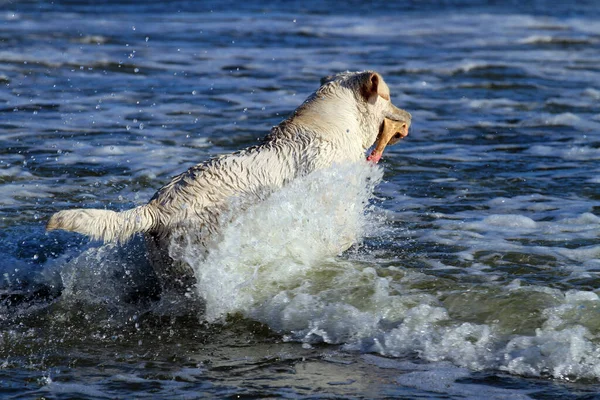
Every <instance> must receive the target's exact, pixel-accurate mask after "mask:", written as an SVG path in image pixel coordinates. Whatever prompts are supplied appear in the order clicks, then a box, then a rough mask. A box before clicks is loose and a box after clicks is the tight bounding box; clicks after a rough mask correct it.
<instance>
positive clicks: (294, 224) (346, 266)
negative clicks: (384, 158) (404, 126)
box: [187, 165, 600, 393]
mask: <svg viewBox="0 0 600 400" xmlns="http://www.w3.org/2000/svg"><path fill="white" fill-rule="evenodd" d="M380 179H381V171H380V170H379V169H377V168H375V169H373V168H372V167H370V166H368V165H359V166H351V167H344V168H337V169H332V170H326V171H321V172H319V173H316V174H313V175H311V176H309V177H307V178H304V179H301V180H298V181H297V182H294V183H293V184H292V185H290V186H289V187H287V188H285V189H283V190H282V191H281V192H278V193H275V194H273V195H272V196H271V197H270V198H268V199H267V200H266V201H265V202H263V203H260V204H257V205H254V206H252V207H250V208H249V209H248V210H247V211H246V212H244V213H242V214H241V215H239V216H237V217H236V218H235V219H234V220H233V221H232V222H231V224H229V226H228V227H227V228H226V229H225V231H224V232H223V235H222V237H221V238H220V239H219V241H218V243H216V244H214V245H213V247H212V248H211V249H210V253H209V255H208V257H207V258H204V257H203V256H201V255H199V254H197V253H196V251H195V250H194V249H192V248H190V249H188V252H187V255H188V261H189V262H190V263H191V264H192V265H194V267H195V272H196V277H197V278H198V281H199V283H198V286H197V290H198V294H199V295H200V296H202V297H203V298H204V299H206V314H205V315H204V316H203V317H204V318H206V319H208V320H210V321H215V320H220V319H222V318H223V317H224V316H225V315H227V314H231V313H239V314H241V315H243V316H245V317H247V318H251V319H254V320H258V321H260V322H263V323H265V324H267V325H268V326H269V327H270V328H271V329H273V330H275V331H278V332H281V333H282V334H283V335H284V338H286V339H287V340H295V341H301V342H305V343H314V342H321V341H322V342H326V343H338V344H343V345H344V348H345V349H347V350H353V351H356V350H358V351H362V352H375V353H380V354H382V355H386V356H392V357H407V356H413V355H418V356H419V357H420V358H422V359H424V360H428V361H431V362H448V361H449V362H452V363H453V364H454V365H457V366H460V367H463V368H468V369H471V370H483V369H490V368H491V369H501V370H506V371H508V372H511V373H515V374H520V375H527V376H545V375H550V376H553V377H557V378H561V379H570V378H572V377H577V378H582V377H585V378H600V355H599V354H600V353H598V343H597V340H596V336H595V335H596V332H598V331H599V330H600V318H598V317H596V312H595V311H594V310H596V309H597V308H600V300H599V298H598V296H597V294H596V293H594V292H590V291H585V290H579V291H578V290H571V291H567V292H562V291H560V290H558V289H551V288H549V287H543V286H528V285H527V284H523V283H522V282H521V281H519V280H515V281H513V283H512V284H510V285H506V284H503V283H502V281H501V280H498V276H495V275H494V274H493V273H489V272H487V273H485V274H483V273H482V268H483V269H489V267H487V266H485V265H480V264H478V262H477V259H478V257H480V256H479V255H478V253H479V252H481V251H490V252H492V254H493V252H510V251H513V252H515V253H518V252H528V253H529V254H538V255H542V256H544V257H547V256H550V257H549V259H561V260H570V262H573V264H574V265H578V266H580V265H582V264H580V263H581V262H582V261H583V260H586V261H585V263H587V264H585V263H584V264H585V265H588V268H593V267H594V266H595V267H597V266H598V265H599V263H600V253H599V251H600V250H599V249H598V246H588V247H582V248H577V249H565V248H563V247H559V246H557V247H551V246H546V247H542V246H531V247H529V248H527V249H526V250H524V248H523V246H522V245H521V244H519V243H518V242H514V241H512V239H514V238H519V237H522V238H532V237H533V238H535V237H539V238H540V239H543V238H545V237H546V236H545V235H546V234H547V233H546V232H547V230H548V229H567V230H570V231H573V230H576V231H577V232H580V233H581V235H582V237H594V236H593V235H595V233H593V232H597V228H598V223H599V218H598V217H597V216H596V215H594V214H591V213H589V212H582V213H580V214H578V215H575V216H573V215H566V216H562V217H560V218H554V220H553V221H552V222H548V221H546V220H543V221H537V220H536V219H535V218H532V216H533V215H535V213H536V212H541V213H548V212H550V211H548V210H556V204H553V203H554V202H555V201H556V202H559V201H560V199H553V198H548V197H543V196H539V195H538V196H523V197H521V198H512V199H511V198H504V199H500V198H499V199H494V200H492V201H490V203H489V204H490V205H491V206H492V210H490V212H489V214H488V215H487V216H481V215H480V214H481V212H480V211H479V212H477V213H473V214H472V215H470V214H469V213H468V212H467V213H464V215H463V217H465V220H466V222H465V221H461V219H460V217H461V216H460V215H452V216H445V215H443V214H440V215H439V219H438V220H437V221H436V226H435V229H432V230H430V231H429V232H427V233H423V234H422V236H420V237H419V239H418V240H425V241H427V242H430V241H435V242H437V243H444V237H445V236H447V237H448V244H452V245H454V244H456V243H460V244H461V245H462V246H464V247H465V250H463V252H462V254H463V256H462V259H463V260H469V262H470V263H472V267H470V268H466V269H462V273H466V274H473V275H477V276H479V279H483V282H486V284H485V285H483V286H481V287H479V288H478V289H477V290H476V291H475V292H474V293H477V292H481V293H482V295H481V296H480V297H477V298H476V300H472V301H465V302H464V303H461V302H460V301H452V302H448V301H450V300H444V301H441V300H440V299H441V298H444V296H441V297H440V293H436V294H434V293H428V292H427V291H423V290H414V289H413V287H419V285H421V284H423V282H432V283H433V282H436V280H437V278H435V277H433V276H429V275H426V274H422V273H419V272H416V271H414V270H411V269H405V268H403V267H402V266H401V265H399V266H397V267H386V268H385V269H381V268H380V267H378V266H377V263H376V262H375V261H374V260H373V259H371V258H368V257H367V258H366V259H365V257H364V256H361V257H356V258H354V257H353V256H347V257H339V256H338V254H339V253H340V252H341V251H342V250H343V249H345V248H346V247H347V245H348V244H349V243H351V242H352V241H355V240H360V238H361V237H363V236H364V235H365V234H371V235H372V234H374V232H373V229H375V228H376V227H377V226H380V225H379V224H380V222H378V220H377V219H376V218H375V216H374V214H372V213H371V214H370V213H366V214H365V206H366V204H367V203H368V200H369V198H370V196H371V191H372V186H370V185H367V184H366V182H367V181H369V182H371V184H373V183H376V182H378V181H379V180H380ZM543 203H546V204H549V206H548V207H542V208H541V209H540V210H537V211H535V210H534V211H527V213H525V212H523V213H521V212H519V211H518V210H528V209H529V208H531V206H532V205H539V204H543ZM509 210H512V212H511V213H507V211H509ZM532 212H533V213H534V214H530V213H532ZM554 212H556V211H554ZM546 216H547V215H546ZM556 226H558V227H559V228H556ZM590 235H591V236H590ZM459 236H460V237H459ZM508 239H511V240H508ZM594 259H598V260H597V261H598V262H593V261H590V260H594ZM369 260H370V261H369ZM433 261H435V260H432V262H433ZM431 265H432V268H435V269H437V270H443V271H448V270H449V266H444V265H439V263H438V265H437V267H436V265H435V263H433V264H431ZM452 268H454V267H452ZM564 268H568V266H567V265H565V267H564ZM573 271H576V269H573ZM578 272H579V273H582V272H585V273H587V274H588V275H589V274H591V273H593V272H590V271H589V269H586V268H584V269H583V270H581V269H580V270H578ZM484 278H485V279H484ZM460 293H463V292H462V289H460V288H459V287H457V288H456V289H455V290H453V289H449V292H448V295H450V296H458V295H459V294H460ZM461 295H464V296H470V295H471V294H469V291H465V292H464V293H463V294H461ZM458 298H460V297H458ZM499 299H503V300H501V301H500V300H499ZM474 304H477V307H474ZM478 309H483V310H488V311H485V312H483V314H482V315H487V314H486V313H488V314H490V313H491V315H493V318H492V317H490V319H489V320H488V319H478V318H476V317H473V316H474V315H477V310H478ZM532 314H535V315H539V318H537V319H532V318H531V315H532ZM459 315H465V316H471V319H472V321H464V320H462V319H461V318H460V317H457V316H459ZM473 318H475V319H473ZM507 332H510V334H507ZM409 378H411V375H406V376H404V378H399V379H404V380H406V382H404V381H402V382H403V383H406V384H407V385H408V384H409V383H410V382H412V380H410V379H409ZM457 390H459V388H457ZM460 390H462V389H460ZM465 393H466V392H465Z"/></svg>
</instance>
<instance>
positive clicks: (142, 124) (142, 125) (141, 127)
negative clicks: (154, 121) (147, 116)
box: [140, 122, 144, 131]
mask: <svg viewBox="0 0 600 400" xmlns="http://www.w3.org/2000/svg"><path fill="white" fill-rule="evenodd" d="M142 129H144V123H143V122H142V123H140V131H141V130H142Z"/></svg>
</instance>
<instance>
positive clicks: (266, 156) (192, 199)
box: [47, 71, 411, 287]
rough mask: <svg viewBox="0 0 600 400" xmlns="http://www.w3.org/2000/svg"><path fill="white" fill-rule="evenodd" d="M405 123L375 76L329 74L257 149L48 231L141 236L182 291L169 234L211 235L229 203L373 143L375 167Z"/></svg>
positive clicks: (357, 155) (163, 273)
mask: <svg viewBox="0 0 600 400" xmlns="http://www.w3.org/2000/svg"><path fill="white" fill-rule="evenodd" d="M410 123H411V115H410V114H409V113H408V112H406V111H404V110H401V109H399V108H397V107H395V106H394V105H393V104H392V102H391V101H390V91H389V88H388V86H387V84H386V83H385V82H384V80H383V78H382V77H381V75H379V74H378V73H376V72H373V71H366V72H353V73H351V72H346V73H341V74H337V75H332V76H328V77H326V78H323V79H322V81H321V87H320V88H319V89H318V90H317V91H316V92H315V93H313V94H312V95H310V96H309V97H308V98H307V99H306V101H304V103H302V105H300V107H298V108H297V109H296V110H295V111H294V112H293V114H292V115H291V116H290V117H289V118H288V119H286V120H285V121H283V122H281V123H280V124H279V125H277V126H275V127H273V128H272V130H271V132H270V133H269V134H268V135H267V136H266V137H265V139H264V141H263V143H262V144H260V145H258V146H254V147H250V148H248V149H245V150H241V151H239V152H236V153H233V154H229V155H224V156H221V157H218V158H214V159H210V160H208V161H205V162H203V163H200V164H198V165H196V166H194V167H192V168H190V169H188V170H187V171H186V172H184V173H182V174H180V175H178V176H176V177H174V178H173V179H172V180H171V181H170V182H169V183H168V184H166V185H165V186H163V187H162V188H161V189H159V190H158V192H156V194H155V195H154V197H152V199H150V201H149V202H148V203H147V204H145V205H142V206H139V207H136V208H133V209H130V210H125V211H121V212H115V211H110V210H97V209H73V210H64V211H59V212H57V213H56V214H54V215H53V216H52V217H51V218H50V220H49V222H48V224H47V229H48V230H54V229H63V230H67V231H73V232H78V233H81V234H84V235H88V236H90V237H91V238H93V239H100V240H103V241H104V242H111V241H119V242H124V241H127V240H129V239H130V238H131V237H132V236H133V235H134V234H136V233H143V234H144V235H145V236H146V239H147V242H148V243H149V245H150V250H151V253H153V257H154V262H153V264H154V265H155V269H156V270H157V274H158V275H159V277H162V278H164V279H162V281H163V282H167V281H170V282H175V283H174V284H172V285H174V286H176V287H177V286H180V287H185V286H188V285H189V284H190V282H191V281H193V274H191V269H190V268H189V267H187V268H186V267H182V266H181V265H176V264H177V263H173V260H172V259H171V258H172V257H169V256H168V248H169V244H170V243H171V241H172V240H173V238H174V237H176V236H175V235H182V231H184V230H185V229H186V227H189V226H194V227H198V228H201V229H202V230H204V232H206V233H208V234H212V233H214V232H217V231H218V218H219V215H220V214H221V213H222V212H223V211H224V210H226V209H227V207H228V205H229V202H230V200H231V199H232V198H239V197H248V198H255V199H256V200H259V199H260V198H264V195H265V194H268V193H270V192H272V191H274V190H276V189H278V188H281V187H282V186H284V185H285V184H286V183H287V182H289V181H291V180H293V179H294V178H296V177H298V176H303V175H306V174H309V173H311V172H312V171H315V170H317V169H320V168H326V167H329V166H331V165H332V164H333V163H342V162H359V161H363V162H364V158H365V152H366V150H367V149H369V148H370V147H372V146H373V144H374V143H375V142H377V143H376V146H375V149H374V150H373V152H372V153H371V155H370V156H369V159H370V160H371V161H372V162H377V161H379V158H380V157H381V154H382V153H383V150H384V148H385V146H386V145H388V144H393V143H395V142H396V141H398V140H399V139H400V138H402V137H404V136H406V135H407V134H408V128H409V126H410ZM159 265H160V266H159ZM190 275H191V276H190ZM173 278H175V279H174V280H173Z"/></svg>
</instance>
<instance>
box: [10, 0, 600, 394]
mask: <svg viewBox="0 0 600 400" xmlns="http://www.w3.org/2000/svg"><path fill="white" fill-rule="evenodd" d="M390 7H391V9H390ZM599 17H600V15H599V13H598V8H597V6H596V5H595V3H594V2H578V5H568V4H562V3H561V4H560V5H556V4H554V3H551V2H543V1H541V2H533V5H516V4H514V5H498V6H487V5H481V4H479V2H477V1H469V2H467V1H465V2H442V3H440V4H437V3H433V2H419V3H416V2H415V3H414V4H412V3H411V4H400V3H398V4H396V5H393V6H392V5H390V4H388V2H381V3H376V4H373V3H367V2H365V3H364V4H363V2H357V3H356V4H354V5H346V6H343V7H342V6H340V5H339V4H338V3H336V2H331V3H328V2H316V3H314V4H313V3H302V4H300V3H299V4H296V5H294V6H293V7H291V6H289V5H286V3H282V4H278V5H269V4H263V3H262V2H256V3H254V2H245V3H244V4H243V5H239V4H237V3H236V4H235V5H234V4H228V3H225V2H219V3H203V4H202V5H196V4H194V3H192V2H170V3H169V2H167V3H165V2H156V3H154V2H150V3H147V2H146V3H144V4H142V3H139V4H137V3H133V4H129V5H119V4H112V2H107V3H102V4H98V3H95V4H94V5H86V4H83V3H81V4H80V3H78V2H64V3H62V2H56V1H55V2H53V3H51V2H19V3H16V4H15V3H10V4H4V5H3V6H2V7H1V8H0V83H1V85H2V90H0V142H1V146H0V188H1V190H0V226H1V227H2V231H1V232H0V256H1V257H0V260H1V261H0V273H1V274H2V277H1V278H2V280H1V283H0V301H1V303H0V327H1V330H0V393H2V395H4V396H6V395H12V396H15V397H17V398H21V397H22V398H30V397H47V398H73V397H86V398H99V399H100V398H116V397H120V398H131V397H132V396H138V397H151V396H155V397H160V398H182V397H192V398H194V397H201V396H212V397H219V398H227V397H231V398H236V397H237V396H247V397H259V396H274V397H293V398H297V397H305V396H306V397H309V396H317V397H323V396H339V397H365V398H378V397H386V396H387V397H397V398H398V397H405V398H416V397H419V396H422V397H428V398H482V397H485V398H498V399H500V398H511V399H512V398H516V399H517V398H555V397H561V398H593V396H594V395H595V393H596V392H597V391H599V390H600V385H599V379H600V337H599V336H598V335H599V334H600V297H599V294H600V291H599V289H598V287H599V285H600V277H599V273H600V136H599V130H600V83H599V82H600V67H599V65H600V52H598V48H599V47H598V46H599V45H600V22H599V21H600V18H599ZM362 69H374V70H377V71H378V72H380V73H381V74H382V75H383V76H384V78H385V79H386V81H387V82H388V84H389V86H390V89H391V92H392V97H393V101H394V103H395V104H396V105H398V106H400V107H402V108H405V109H407V110H409V111H410V112H411V113H412V114H413V127H412V130H411V133H410V135H409V136H408V137H407V138H406V139H405V140H403V141H402V142H401V143H399V144H398V145H396V146H395V147H393V148H389V149H388V150H387V152H386V154H385V155H384V159H383V161H382V163H381V164H380V166H379V167H372V166H370V165H367V163H364V164H361V165H336V166H334V168H332V169H330V170H326V171H320V172H318V173H315V174H313V175H311V176H308V177H306V178H303V179H300V180H298V181H296V182H293V183H292V184H291V185H290V186H288V187H286V188H285V189H283V190H282V191H281V192H277V193H275V194H273V195H272V196H271V197H269V198H268V199H266V201H265V202H263V203H259V204H255V205H252V206H251V207H250V208H248V209H247V210H246V211H244V212H243V213H241V214H236V215H232V216H228V221H229V222H228V223H227V224H226V225H225V226H224V228H223V231H222V232H221V234H220V236H219V237H218V238H217V239H216V240H215V241H214V242H212V243H211V244H210V252H209V253H208V255H207V256H206V255H205V254H204V253H201V252H199V251H198V249H197V248H194V247H188V248H184V249H183V254H185V257H186V258H187V260H188V262H189V263H190V265H192V266H193V268H194V270H195V273H196V276H197V278H198V280H199V283H198V286H197V288H196V289H195V290H196V293H195V294H194V295H197V297H200V298H202V299H203V300H202V301H198V300H197V298H196V296H188V297H185V296H181V297H177V296H168V297H167V298H165V297H164V296H163V297H162V298H161V297H160V296H159V294H158V288H157V282H156V279H155V278H154V276H153V275H152V271H151V269H150V267H149V265H148V262H147V260H146V257H145V251H144V246H143V243H142V241H141V240H140V239H139V238H137V239H135V240H133V241H132V242H131V243H128V244H126V245H124V246H114V245H107V246H102V245H101V244H100V243H93V242H92V243H89V242H88V241H87V240H86V239H85V238H82V237H80V236H78V235H76V234H69V233H64V232H52V233H49V234H46V233H45V232H44V224H45V222H46V221H47V218H48V217H49V215H50V214H51V213H53V212H56V211H58V210H62V209H66V208H73V207H99V208H110V209H124V208H129V207H132V206H134V205H137V204H143V203H144V202H146V201H147V200H148V199H149V198H150V197H151V196H152V195H153V194H154V192H155V191H156V189H157V188H159V187H160V186H161V185H163V184H164V183H166V182H167V181H168V179H169V178H170V177H171V176H173V175H175V174H177V173H179V172H181V171H183V170H185V169H186V168H188V167H189V166H191V165H193V164H195V163H197V162H200V161H202V160H205V159H207V158H209V157H211V156H215V155H218V154H222V153H227V152H231V151H235V150H237V149H240V148H244V147H247V146H250V145H252V144H255V143H257V140H258V139H260V138H262V137H263V136H264V135H265V134H266V133H267V132H268V130H269V128H270V127H271V126H273V125H275V124H277V123H278V122H279V121H280V120H282V119H283V118H285V117H286V116H287V115H288V114H289V113H290V112H291V111H292V110H293V109H294V108H295V107H297V106H298V105H299V104H301V102H302V101H303V100H304V98H305V97H306V96H307V95H308V94H310V93H311V92H312V91H313V90H315V89H316V88H317V86H318V82H319V79H320V78H321V77H322V76H324V75H327V74H330V73H333V72H339V71H344V70H362ZM352 242H353V243H355V244H354V245H353V246H352V247H350V249H348V250H347V251H345V252H343V253H342V254H338V253H339V250H340V249H343V248H346V247H347V245H348V244H349V243H352ZM200 253H201V254H200Z"/></svg>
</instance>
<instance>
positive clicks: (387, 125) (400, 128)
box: [367, 118, 410, 164]
mask: <svg viewBox="0 0 600 400" xmlns="http://www.w3.org/2000/svg"><path fill="white" fill-rule="evenodd" d="M409 126H410V123H408V122H404V121H394V120H391V119H389V118H384V120H383V124H381V128H380V130H379V135H377V140H376V141H375V148H374V149H373V151H372V152H371V155H369V157H367V160H368V161H371V162H372V163H374V164H377V163H378V162H379V160H380V159H381V156H382V155H383V151H384V150H385V148H386V146H391V145H393V144H396V143H398V142H399V141H400V139H402V138H405V137H406V136H408V128H409Z"/></svg>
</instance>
